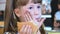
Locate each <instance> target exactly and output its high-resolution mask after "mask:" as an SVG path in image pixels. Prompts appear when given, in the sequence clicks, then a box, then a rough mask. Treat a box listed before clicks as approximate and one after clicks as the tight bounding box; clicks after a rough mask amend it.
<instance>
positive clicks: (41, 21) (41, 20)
mask: <svg viewBox="0 0 60 34" xmlns="http://www.w3.org/2000/svg"><path fill="white" fill-rule="evenodd" d="M45 19H46V18H41V19H40V22H39V27H41V25H42V24H43V22H44V20H45Z"/></svg>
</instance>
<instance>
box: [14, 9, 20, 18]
mask: <svg viewBox="0 0 60 34" xmlns="http://www.w3.org/2000/svg"><path fill="white" fill-rule="evenodd" d="M14 13H15V14H16V16H17V17H20V16H21V14H20V10H19V9H18V8H16V9H14Z"/></svg>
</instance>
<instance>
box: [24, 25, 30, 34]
mask: <svg viewBox="0 0 60 34" xmlns="http://www.w3.org/2000/svg"><path fill="white" fill-rule="evenodd" d="M28 27H29V26H28V25H26V27H25V29H24V31H23V32H24V33H25V34H27V29H28Z"/></svg>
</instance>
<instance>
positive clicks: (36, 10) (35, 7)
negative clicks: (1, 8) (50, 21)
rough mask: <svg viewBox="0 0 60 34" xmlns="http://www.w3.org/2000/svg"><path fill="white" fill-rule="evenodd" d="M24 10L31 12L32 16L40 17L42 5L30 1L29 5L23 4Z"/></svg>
mask: <svg viewBox="0 0 60 34" xmlns="http://www.w3.org/2000/svg"><path fill="white" fill-rule="evenodd" d="M22 10H24V12H29V13H30V14H31V16H32V18H35V19H36V18H40V17H41V5H40V3H36V4H34V3H28V4H27V5H25V6H23V8H22Z"/></svg>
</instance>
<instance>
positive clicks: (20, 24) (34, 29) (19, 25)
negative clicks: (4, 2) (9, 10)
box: [17, 22, 38, 33]
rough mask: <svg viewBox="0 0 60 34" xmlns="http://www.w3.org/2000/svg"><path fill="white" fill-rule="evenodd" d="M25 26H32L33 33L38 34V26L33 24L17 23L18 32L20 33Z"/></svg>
mask: <svg viewBox="0 0 60 34" xmlns="http://www.w3.org/2000/svg"><path fill="white" fill-rule="evenodd" d="M23 25H30V26H31V28H32V32H33V33H36V32H37V30H38V26H37V25H35V24H33V22H18V23H17V27H18V32H20V30H21V28H22V26H23Z"/></svg>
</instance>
